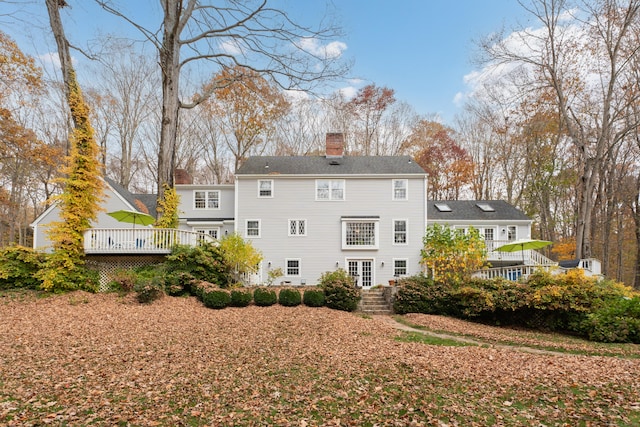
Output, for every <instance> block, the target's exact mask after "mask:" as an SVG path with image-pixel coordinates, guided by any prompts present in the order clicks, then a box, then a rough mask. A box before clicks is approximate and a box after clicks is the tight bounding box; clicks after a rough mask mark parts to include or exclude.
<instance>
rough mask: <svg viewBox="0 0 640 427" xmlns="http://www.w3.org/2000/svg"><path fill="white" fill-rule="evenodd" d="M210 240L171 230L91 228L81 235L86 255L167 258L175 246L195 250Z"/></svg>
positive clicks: (188, 232) (211, 239)
mask: <svg viewBox="0 0 640 427" xmlns="http://www.w3.org/2000/svg"><path fill="white" fill-rule="evenodd" d="M206 241H209V242H212V241H214V240H213V238H212V237H211V236H208V235H205V234H202V233H196V232H193V231H186V230H177V229H173V228H145V227H136V228H133V227H130V228H92V229H89V230H87V231H86V232H85V233H84V251H85V253H86V254H134V253H139V254H168V253H171V248H173V247H174V246H175V245H189V246H196V245H199V244H201V243H202V242H206Z"/></svg>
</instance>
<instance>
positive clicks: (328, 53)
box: [298, 37, 347, 59]
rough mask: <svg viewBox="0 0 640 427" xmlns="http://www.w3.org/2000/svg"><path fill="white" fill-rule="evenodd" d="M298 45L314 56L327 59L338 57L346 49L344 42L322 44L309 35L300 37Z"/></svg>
mask: <svg viewBox="0 0 640 427" xmlns="http://www.w3.org/2000/svg"><path fill="white" fill-rule="evenodd" d="M298 47H299V48H300V49H302V50H304V51H306V52H309V53H311V54H312V55H314V56H318V57H321V58H328V59H335V58H339V57H340V56H341V55H342V52H344V51H345V50H347V44H346V43H343V42H338V41H335V42H331V43H329V44H327V45H322V44H320V42H319V41H318V39H315V38H311V37H305V38H302V39H300V41H299V42H298Z"/></svg>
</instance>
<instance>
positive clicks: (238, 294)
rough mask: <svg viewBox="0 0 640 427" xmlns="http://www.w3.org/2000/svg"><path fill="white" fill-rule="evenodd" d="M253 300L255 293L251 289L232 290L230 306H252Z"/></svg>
mask: <svg viewBox="0 0 640 427" xmlns="http://www.w3.org/2000/svg"><path fill="white" fill-rule="evenodd" d="M252 300H253V293H252V292H251V290H249V289H241V288H239V289H232V290H231V302H230V303H229V305H231V306H232V307H246V306H248V305H249V304H251V301H252Z"/></svg>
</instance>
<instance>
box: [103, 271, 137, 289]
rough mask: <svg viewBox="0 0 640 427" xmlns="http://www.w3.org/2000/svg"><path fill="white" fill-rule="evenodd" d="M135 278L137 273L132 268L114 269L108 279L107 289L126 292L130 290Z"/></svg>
mask: <svg viewBox="0 0 640 427" xmlns="http://www.w3.org/2000/svg"><path fill="white" fill-rule="evenodd" d="M137 279H138V275H137V274H136V272H135V271H133V270H125V269H119V270H116V271H115V272H114V273H113V275H112V276H111V280H110V281H109V284H108V286H109V290H112V291H116V292H126V293H128V292H132V291H133V289H134V288H135V285H136V280H137Z"/></svg>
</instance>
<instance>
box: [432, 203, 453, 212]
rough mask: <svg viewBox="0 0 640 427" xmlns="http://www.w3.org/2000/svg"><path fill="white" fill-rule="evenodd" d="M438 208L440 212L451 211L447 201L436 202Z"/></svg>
mask: <svg viewBox="0 0 640 427" xmlns="http://www.w3.org/2000/svg"><path fill="white" fill-rule="evenodd" d="M435 207H436V209H438V210H439V211H440V212H451V208H450V207H449V205H448V204H446V203H436V204H435Z"/></svg>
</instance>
